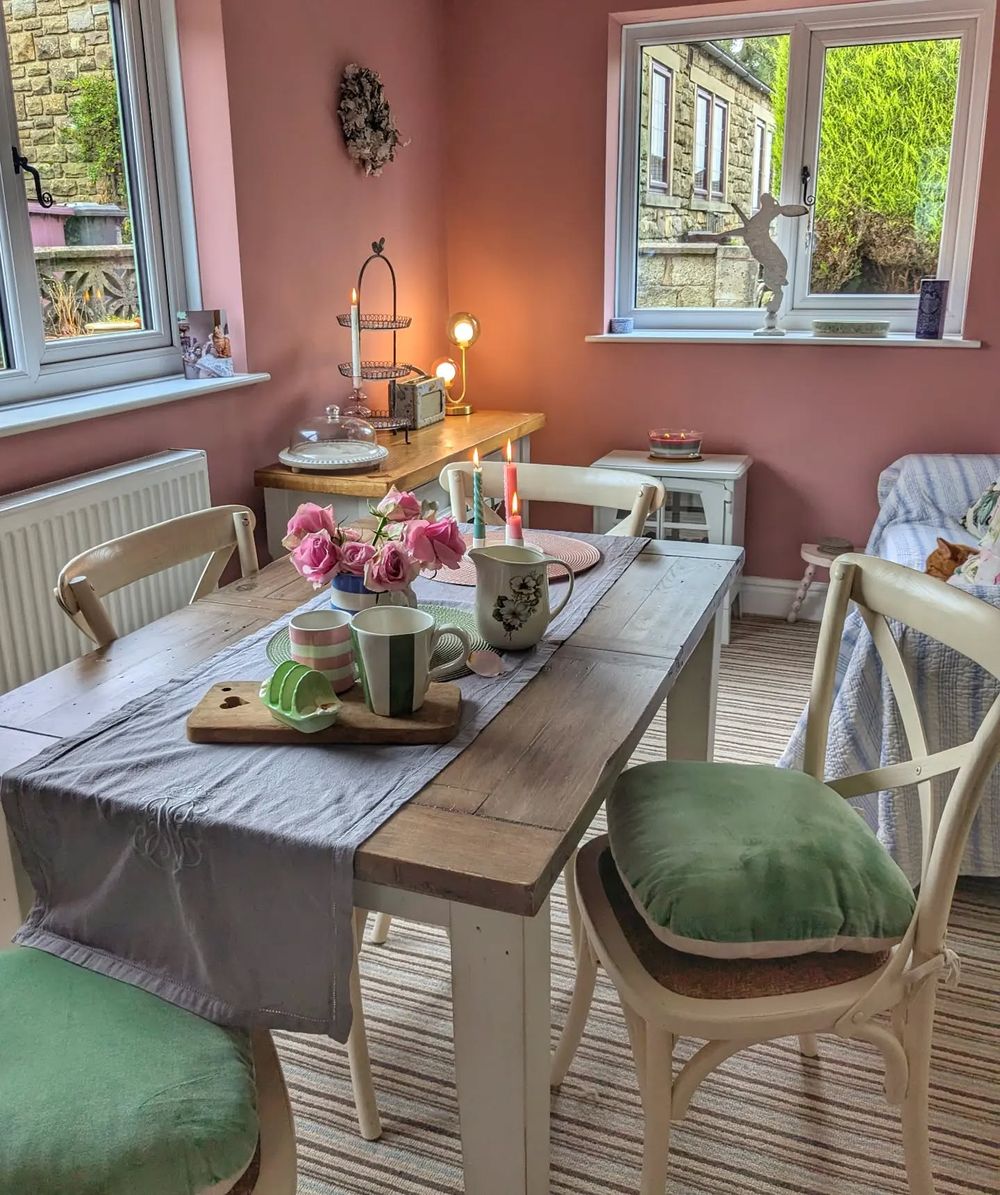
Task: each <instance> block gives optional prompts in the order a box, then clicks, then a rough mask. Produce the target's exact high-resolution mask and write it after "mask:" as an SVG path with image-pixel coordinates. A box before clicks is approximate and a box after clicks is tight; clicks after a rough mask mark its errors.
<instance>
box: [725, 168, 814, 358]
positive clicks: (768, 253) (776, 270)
mask: <svg viewBox="0 0 1000 1195" xmlns="http://www.w3.org/2000/svg"><path fill="white" fill-rule="evenodd" d="M733 208H734V209H735V211H736V214H737V216H739V218H740V219H741V220H742V221H743V223H742V224H741V225H739V227H737V228H727V229H725V231H723V232H719V233H715V234H714V235H713V236H712V237H711V238H709V237H705V238H703V239H705V240H708V239H711V240H719V241H721V240H724V239H725V238H726V237H742V238H743V242H744V244H745V245H746V247H747V248H748V249H749V250H750V252H751V254H752V255H753V257H754V259H755V260H756V261H757V262H759V263H760V267H761V271H762V273H763V283H764V290H765V291H768V292H769V293H770V298H769V299H768V301H767V302H766V303H765V304H764V310H765V312H766V315H765V317H764V326H763V328H758V329H757V331H756V332H755V333H754V335H755V336H784V334H785V333H784V332H783V331H782V330H781V328H779V327H778V311H779V309H780V307H781V299H782V296H783V294H784V292H785V287H786V286H787V285H788V258H787V257H785V255H784V253H782V252H781V250H780V249H779V248H778V246H777V245H776V244H775V242H774V241H773V240H772V239H771V225H772V224H773V223H774V221H775V220H777V218H778V217H779V216H788V217H790V218H793V219H794V218H797V217H799V216H805V215H808V213H809V209H808V208H807V207H806V205H805V204H804V203H779V202H778V201H777V199H775V198H774V196H773V195H769V194H768V193H767V192H765V193H764V194H763V195H761V197H760V207H759V208H758V209H757V210H756V211H755V212H754V214H753V215H752V216H750V217H749V218H748V217H747V216H745V215H744V214H743V212H742V211H741V210H740V207H739V205H738V204H736V203H734V204H733Z"/></svg>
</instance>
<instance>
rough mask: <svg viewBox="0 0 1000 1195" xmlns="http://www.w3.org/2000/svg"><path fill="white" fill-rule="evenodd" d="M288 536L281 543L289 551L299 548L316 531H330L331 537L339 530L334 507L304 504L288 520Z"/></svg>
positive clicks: (310, 503) (313, 503)
mask: <svg viewBox="0 0 1000 1195" xmlns="http://www.w3.org/2000/svg"><path fill="white" fill-rule="evenodd" d="M286 530H287V534H286V536H285V538H284V539H283V540H282V541H281V544H282V547H285V548H287V549H288V550H289V551H291V550H292V548H297V547H298V546H299V544H300V543H302V540H303V538H304V537H305V536H307V535H312V533H313V532H314V531H328V532H329V533H330V535H331V537H332V536H333V535H334V533H335V532H336V530H337V517H336V515H335V514H334V513H333V507H332V506H318V505H317V504H316V503H315V502H303V503H302V505H301V506H300V507H299V509H298V510H297V511H296V512H295V514H293V515H292V517H291V518H290V519H289V520H288V527H287V528H286Z"/></svg>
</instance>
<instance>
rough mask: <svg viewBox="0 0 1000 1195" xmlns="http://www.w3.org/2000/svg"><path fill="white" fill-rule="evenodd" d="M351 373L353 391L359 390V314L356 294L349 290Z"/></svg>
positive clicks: (355, 291)
mask: <svg viewBox="0 0 1000 1195" xmlns="http://www.w3.org/2000/svg"><path fill="white" fill-rule="evenodd" d="M351 373H352V375H353V377H354V389H355V390H360V388H361V312H360V309H359V307H358V292H357V289H356V288H352V290H351Z"/></svg>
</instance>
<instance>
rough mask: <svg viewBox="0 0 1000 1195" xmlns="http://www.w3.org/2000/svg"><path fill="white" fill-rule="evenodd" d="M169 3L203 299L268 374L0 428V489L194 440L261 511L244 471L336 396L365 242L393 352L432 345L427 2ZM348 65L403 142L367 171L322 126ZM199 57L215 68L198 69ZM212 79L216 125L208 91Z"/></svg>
mask: <svg viewBox="0 0 1000 1195" xmlns="http://www.w3.org/2000/svg"><path fill="white" fill-rule="evenodd" d="M180 9H181V11H180V16H181V19H182V21H184V22H185V24H184V26H183V27H182V50H183V53H184V55H185V70H186V71H188V72H199V77H198V78H197V79H196V80H193V81H192V80H189V83H188V88H187V100H188V105H189V123H190V126H191V128H190V136H191V139H192V143H193V144H192V163H193V170H194V187H195V195H196V202H197V203H198V204H199V205H200V210H199V212H198V224H199V249H200V252H201V255H202V262H203V267H204V268H203V275H204V277H203V282H204V290H205V294H204V298H205V301H206V302H208V303H210V304H213V305H222V306H226V307H228V308H229V309H230V311H231V312H233V313H234V314H235V315H236V319H235V320H234V323H236V324H237V325H238V323H239V309H240V307H242V311H243V319H244V320H245V325H246V333H247V358H248V364H249V367H250V368H251V369H254V370H265V371H268V372H270V373H271V374H272V376H273V380H272V381H271V382H270V383H268V384H266V385H262V386H256V387H251V388H249V389H246V390H235V391H229V392H226V393H224V394H222V395H219V396H216V397H212V398H199V399H188V400H185V401H183V402H178V403H172V404H170V405H167V406H161V407H155V408H151V409H147V410H145V411H135V412H130V413H128V414H124V415H118V416H111V417H108V418H103V419H94V420H90V421H86V422H82V423H75V424H73V425H71V426H68V427H63V428H55V429H51V430H46V431H40V432H34V433H31V434H29V435H23V436H14V437H10V438H7V439H0V492H9V491H11V490H16V489H20V488H22V487H24V486H29V485H36V484H40V483H42V482H45V481H47V480H49V479H52V478H55V477H63V476H66V475H67V474H71V473H76V472H81V471H83V470H87V469H92V468H97V467H99V466H102V465H107V464H112V463H114V462H116V461H121V460H126V459H128V458H131V457H136V456H140V455H143V454H146V453H151V452H158V451H161V450H163V449H166V448H204V449H206V450H207V452H208V456H209V465H210V469H211V479H212V495H213V498H214V499H215V500H216V501H217V502H233V501H244V502H249V503H250V504H251V505H253V506H254V507H256V508H257V509H258V511H259V510H260V509H261V507H262V499H261V496H260V494H259V492H258V491H257V490H256V489H255V487H254V484H253V471H254V468H255V467H257V466H259V465H265V464H269V463H270V462H271V461H273V460H274V459H275V458H276V455H277V452H278V450H279V449H280V448H281V447H282V446H283V445H284V444H285V443H286V438H287V436H288V434H289V431H290V425H291V423H292V422H293V421H294V420H295V419H296V418H298V416H300V415H303V414H306V413H308V412H311V411H314V410H319V409H322V407H323V406H325V405H326V404H327V403H328V402H333V401H336V400H337V398H338V397H340V396H341V395H342V394H343V387H342V386H341V384H340V379H339V374H337V372H336V368H335V364H336V362H337V361H339V360H344V359H345V358H347V357H349V356H350V348H349V339H348V334H347V333H346V332H345V331H344V330H343V329H340V328H338V326H337V324H336V320H335V316H336V313H337V312H338V311H343V310H345V305H346V304H347V303H348V302H349V293H350V288H351V285H352V282H353V279H354V277H355V275H356V273H357V269H358V266H359V265H360V263H361V261H362V259H363V258H364V256H365V254H366V253H367V252H368V249H369V242H370V241H371V240H372V239H374V238H376V237H378V236H382V235H384V236H386V238H387V249H388V251H389V252H390V253H391V254H392V257H393V260H394V262H395V264H396V267H397V271H398V273H399V276H400V304H401V307H402V309H403V310H405V311H407V312H409V313H410V314H412V315H413V317H414V330H413V331H412V332H411V333H408V334H406V335H405V336H404V337H403V338H402V339H401V341H400V349H401V352H402V353H403V354H405V355H406V357H407V358H411V359H413V360H415V361H417V362H427V361H428V360H430V359H431V358H432V357H433V356H436V355H437V353H438V352H439V351H440V345H441V342H442V339H443V336H442V334H441V333H442V325H443V321H444V318H445V315H446V308H447V303H446V299H445V256H444V222H443V183H442V175H443V158H444V145H443V136H442V128H443V125H444V97H445V90H444V89H445V73H444V61H443V52H442V48H441V47H442V40H443V36H444V27H443V22H442V10H441V5H440V0H408V2H407V3H406V4H399V3H394V2H393V0H296V2H295V3H294V4H275V3H274V2H273V0H222V9H221V16H222V21H221V23H220V21H219V0H183V2H182V4H181V5H180ZM223 28H224V30H225V47H224V52H223V47H222V46H221V45H220V44H219V37H220V35H221V30H222V29H223ZM353 61H361V62H364V63H366V64H368V65H370V66H373V67H375V68H376V69H378V70H380V71H381V72H382V74H383V77H384V79H385V83H386V87H387V90H388V94H389V97H390V99H391V101H392V102H393V104H394V107H395V109H396V111H397V112H398V114H399V123H400V127H401V129H402V131H403V132H404V133H405V135H406V136H408V137H410V138H411V139H412V144H411V145H410V146H409V147H408V148H407V149H405V150H403V151H402V152H401V154H400V156H399V158H398V159H397V161H396V163H395V164H394V165H393V166H392V167H390V169H389V170H388V171H387V172H386V173H385V175H384V176H383V177H382V178H378V179H367V178H365V177H363V176H362V175H361V173H360V172H359V171H358V169H357V168H356V167H355V166H353V165H352V163H351V162H350V160H349V159H348V157H347V154H346V151H345V149H344V145H343V140H342V138H341V135H340V131H339V123H335V121H336V117H335V115H334V108H335V96H336V91H337V84H338V80H339V77H340V73H341V71H342V69H343V67H344V66H345V65H346V64H347V63H349V62H353ZM206 69H207V70H208V71H209V72H211V71H215V72H216V74H215V75H214V76H211V75H210V77H208V78H206V77H205V73H204V72H205V71H206ZM227 77H228V84H229V100H230V104H231V113H230V117H229V120H228V122H227V118H226V113H225V111H224V100H225V90H224V87H223V89H222V90H221V91H220V88H219V83H220V81H222V83H223V84H224V82H225V79H226V78H227ZM229 124H231V126H232V146H233V149H232V165H231V166H229V163H228V158H229V152H228V125H229ZM279 158H280V159H281V161H279V160H278V159H279ZM227 173H228V184H227ZM234 177H235V199H234V197H233V186H232V183H233V178H234ZM227 186H228V189H227ZM234 212H235V213H236V215H237V216H238V222H239V230H238V244H239V247H240V250H241V252H240V257H241V259H242V260H241V262H237V264H241V266H242V291H243V294H242V300H241V296H240V285H241V280H240V270H239V269H236V270H233V262H234V253H235V246H236V243H237V242H236V237H235V235H234V233H235V229H234V228H233V213H234Z"/></svg>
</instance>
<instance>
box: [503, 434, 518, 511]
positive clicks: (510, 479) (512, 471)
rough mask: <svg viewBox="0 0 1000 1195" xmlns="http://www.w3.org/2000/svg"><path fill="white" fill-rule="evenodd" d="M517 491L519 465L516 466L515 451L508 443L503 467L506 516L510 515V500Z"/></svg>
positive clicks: (508, 442)
mask: <svg viewBox="0 0 1000 1195" xmlns="http://www.w3.org/2000/svg"><path fill="white" fill-rule="evenodd" d="M516 489H517V465H515V464H514V450H513V449H512V448H511V446H510V440H508V441H507V451H506V454H505V457H504V466H503V509H504V514H510V500H511V498H512V497H513V496H514V491H515V490H516Z"/></svg>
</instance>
